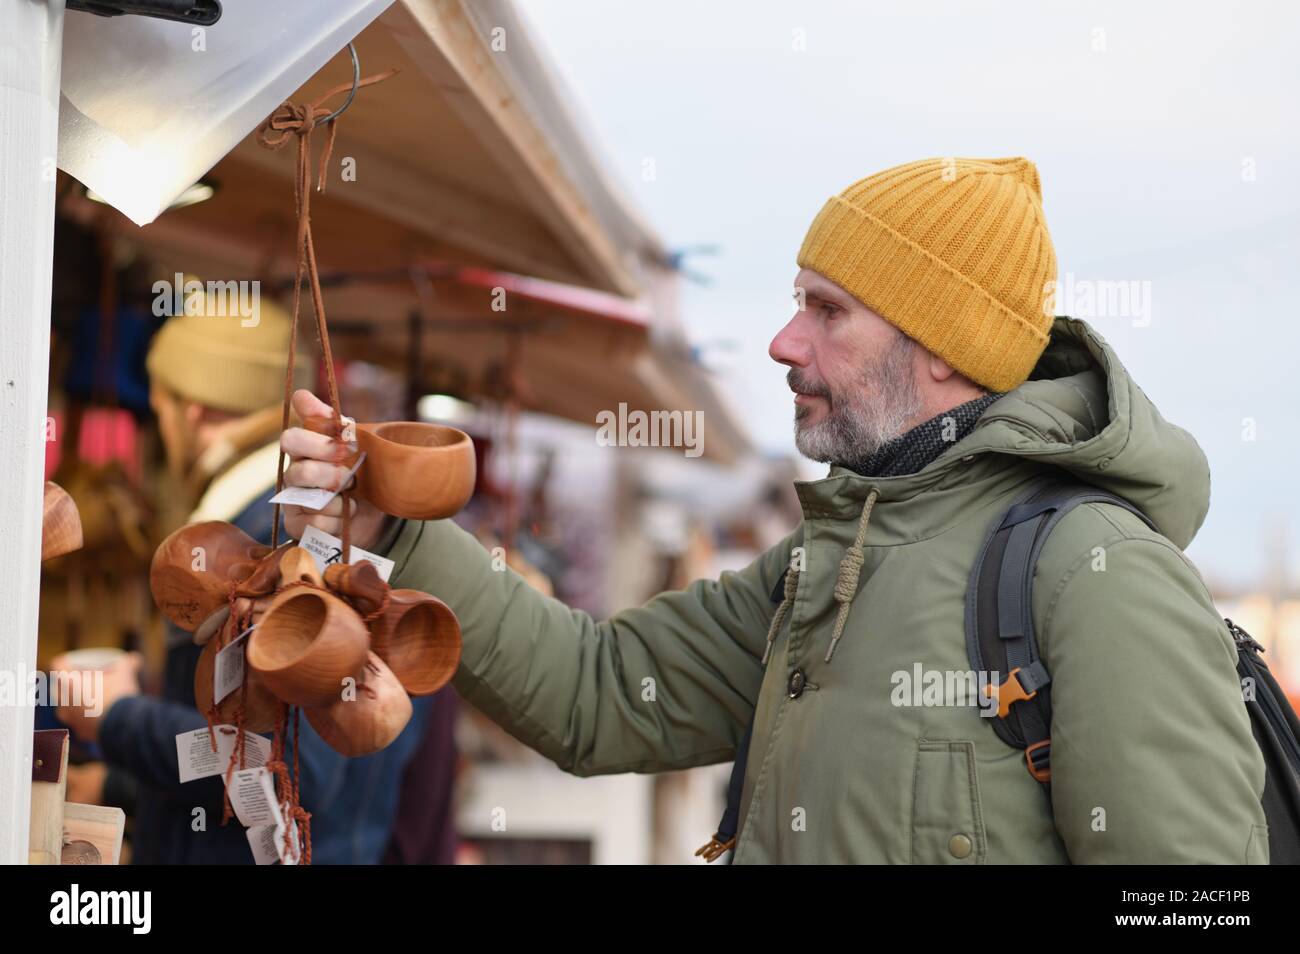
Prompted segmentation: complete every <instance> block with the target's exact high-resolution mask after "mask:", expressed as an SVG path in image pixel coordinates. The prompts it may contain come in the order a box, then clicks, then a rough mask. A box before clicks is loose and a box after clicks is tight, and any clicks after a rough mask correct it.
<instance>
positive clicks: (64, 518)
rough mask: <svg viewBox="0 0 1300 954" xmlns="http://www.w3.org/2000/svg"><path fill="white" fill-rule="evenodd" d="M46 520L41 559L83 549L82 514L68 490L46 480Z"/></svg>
mask: <svg viewBox="0 0 1300 954" xmlns="http://www.w3.org/2000/svg"><path fill="white" fill-rule="evenodd" d="M43 520H44V522H43V523H42V525H41V559H42V560H51V559H53V558H54V557H57V556H63V554H65V553H71V552H72V551H73V550H79V549H81V544H82V542H83V538H82V534H81V514H80V513H79V512H78V511H77V504H76V502H75V501H73V499H72V497H71V496H70V495H69V494H68V492H67V491H66V490H64V489H63V488H62V487H60V486H59V485H58V484H56V483H55V482H54V481H52V480H47V481H46V482H45V502H44V511H43Z"/></svg>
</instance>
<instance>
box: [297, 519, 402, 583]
mask: <svg viewBox="0 0 1300 954" xmlns="http://www.w3.org/2000/svg"><path fill="white" fill-rule="evenodd" d="M298 546H300V547H302V548H303V549H304V550H306V551H307V552H308V553H310V554H311V555H312V559H313V560H315V561H316V569H318V570H320V571H321V572H322V573H324V572H325V568H326V567H327V566H333V565H334V564H335V563H338V562H339V561H341V560H342V559H343V541H342V540H340V539H339V538H338V537H336V536H333V535H331V534H328V533H326V532H325V531H324V530H321V529H319V528H317V527H308V528H307V529H306V530H304V531H303V532H302V539H301V540H299V541H298ZM348 555H349V556H351V557H352V560H351V562H352V563H354V564H355V563H370V564H372V565H373V566H374V568H375V569H376V570H378V571H379V578H380V579H381V580H383V581H384V582H385V583H387V582H388V578H389V577H390V576H391V575H392V573H393V567H394V566H396V564H395V563H393V561H392V560H389V559H386V558H384V557H381V556H379V555H377V554H374V553H369V552H367V551H366V550H362V549H361V548H360V547H353V548H352V551H351V553H349V554H348Z"/></svg>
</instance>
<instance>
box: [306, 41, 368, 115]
mask: <svg viewBox="0 0 1300 954" xmlns="http://www.w3.org/2000/svg"><path fill="white" fill-rule="evenodd" d="M348 52H349V53H351V54H352V89H351V90H349V91H348V98H347V99H345V100H343V105H342V106H340V107H339V108H338V109H336V110H334V112H332V113H330V114H329V115H328V116H326V117H325V118H324V119H322V120H321V121H320V122H319V123H317V124H316V125H318V126H323V125H325V124H326V123H332V122H334V120H336V119H338V118H339V117H340V116H342V115H343V110H345V109H347V108H348V107H349V106H351V105H352V97H354V96H356V95H357V86H359V85H360V83H361V61H360V60H358V59H357V48H356V47H355V46H353V45H352V44H351V43H349V44H348Z"/></svg>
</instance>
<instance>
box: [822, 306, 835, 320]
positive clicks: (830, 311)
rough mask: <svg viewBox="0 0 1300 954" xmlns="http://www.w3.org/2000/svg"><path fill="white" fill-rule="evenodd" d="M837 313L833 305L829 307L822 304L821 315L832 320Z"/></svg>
mask: <svg viewBox="0 0 1300 954" xmlns="http://www.w3.org/2000/svg"><path fill="white" fill-rule="evenodd" d="M838 311H839V309H838V308H836V307H835V306H834V305H829V304H824V303H823V304H822V307H821V312H822V314H823V315H825V316H826V317H827V318H834V317H835V313H836V312H838Z"/></svg>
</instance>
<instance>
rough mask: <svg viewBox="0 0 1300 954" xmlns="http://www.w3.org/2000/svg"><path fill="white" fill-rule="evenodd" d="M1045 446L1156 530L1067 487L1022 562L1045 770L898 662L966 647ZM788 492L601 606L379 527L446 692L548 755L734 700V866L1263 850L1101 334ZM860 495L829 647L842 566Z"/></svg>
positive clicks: (684, 745) (1159, 462)
mask: <svg viewBox="0 0 1300 954" xmlns="http://www.w3.org/2000/svg"><path fill="white" fill-rule="evenodd" d="M1051 468H1064V469H1065V470H1066V471H1069V472H1070V473H1072V474H1074V475H1075V476H1077V477H1079V478H1082V479H1083V480H1085V481H1088V482H1090V483H1093V484H1095V485H1098V486H1100V487H1103V488H1105V489H1107V490H1110V491H1113V492H1115V493H1117V494H1119V495H1121V496H1123V497H1125V498H1126V499H1128V500H1129V501H1131V502H1132V503H1134V504H1135V505H1137V506H1138V507H1139V508H1141V509H1142V510H1143V511H1144V512H1145V513H1146V514H1147V515H1149V516H1150V517H1151V518H1152V519H1153V521H1154V522H1155V524H1156V526H1157V527H1158V528H1159V530H1160V533H1153V532H1152V531H1151V530H1149V529H1148V528H1147V527H1146V526H1145V524H1143V523H1142V522H1141V521H1140V520H1139V519H1138V518H1137V517H1135V516H1134V515H1132V514H1130V513H1128V512H1127V511H1125V510H1123V509H1121V508H1119V507H1115V506H1113V505H1105V504H1086V505H1083V506H1080V507H1079V508H1077V509H1076V510H1074V511H1072V512H1071V513H1069V514H1068V515H1067V516H1066V517H1065V518H1064V519H1063V520H1062V521H1061V523H1060V525H1059V526H1058V527H1057V528H1056V529H1055V531H1054V532H1053V534H1052V536H1051V537H1050V538H1049V540H1048V543H1047V544H1046V546H1045V548H1044V549H1043V551H1042V554H1041V556H1040V558H1039V562H1038V564H1037V572H1036V576H1035V582H1034V591H1033V613H1034V620H1035V623H1036V626H1037V634H1038V640H1039V644H1040V651H1041V653H1042V657H1043V659H1044V662H1045V663H1046V666H1047V668H1048V670H1049V671H1050V672H1051V674H1052V678H1053V691H1052V708H1053V716H1052V784H1051V787H1050V793H1049V790H1048V789H1046V788H1045V787H1044V786H1043V785H1041V784H1040V783H1039V782H1037V781H1035V780H1034V779H1033V778H1032V777H1031V776H1030V775H1029V773H1028V771H1027V768H1026V765H1025V759H1024V754H1023V753H1022V752H1021V751H1018V750H1015V749H1013V748H1011V747H1009V746H1008V745H1006V744H1005V743H1003V742H1002V741H1001V740H1000V739H999V738H998V737H997V736H996V734H995V733H994V732H993V730H992V728H991V726H990V725H989V724H988V720H987V719H983V718H981V717H980V716H979V710H978V708H977V705H976V703H975V702H974V701H973V700H970V699H963V698H960V697H952V698H941V697H940V698H937V697H936V696H935V694H934V693H931V694H930V695H929V696H928V697H927V696H926V695H925V694H924V693H923V692H922V691H921V689H920V688H917V687H916V686H913V685H912V684H911V683H909V680H914V679H915V677H916V676H917V675H918V674H919V675H922V677H923V680H924V679H929V678H930V677H929V675H928V674H929V673H932V672H937V673H942V674H949V673H965V672H967V671H968V670H969V669H970V665H969V662H968V661H967V657H966V643H965V634H964V630H963V599H964V597H965V594H966V588H967V581H968V577H969V574H970V570H971V564H972V562H973V560H974V559H975V556H976V553H977V550H978V548H979V546H980V545H981V544H982V542H983V541H984V538H985V535H986V534H987V532H988V530H989V526H990V523H991V522H992V521H993V520H994V519H995V518H998V517H1000V516H1001V514H1002V512H1003V511H1004V510H1005V509H1006V507H1007V506H1008V505H1009V504H1010V502H1011V501H1012V500H1013V499H1014V498H1015V497H1016V496H1017V495H1018V494H1020V493H1022V492H1024V490H1025V489H1026V487H1027V485H1028V484H1029V483H1030V482H1031V481H1033V480H1035V479H1036V478H1038V477H1040V476H1042V475H1043V474H1044V473H1046V472H1048V471H1050V469H1051ZM797 489H798V493H799V498H800V500H801V502H802V505H803V515H804V519H803V522H802V524H801V525H800V526H799V527H798V529H797V530H796V531H795V532H794V533H793V534H792V535H791V536H790V537H788V538H787V539H786V540H784V541H783V542H782V543H780V544H778V545H777V546H775V547H773V548H772V549H771V550H769V551H768V552H767V553H765V554H763V555H762V556H761V557H759V558H758V559H757V560H755V561H754V562H753V563H752V564H751V565H750V566H748V567H747V568H745V569H744V570H741V571H739V572H734V573H724V574H723V575H722V577H721V578H720V579H717V580H701V581H698V582H696V583H694V584H692V585H691V586H689V587H687V588H686V589H685V590H682V591H679V592H669V593H661V594H660V595H658V596H656V597H654V598H653V599H651V600H650V601H649V602H648V603H646V604H645V605H644V606H640V607H637V608H635V609H628V610H624V611H622V612H620V613H617V614H616V615H614V616H613V617H611V618H610V619H608V620H605V621H604V622H598V621H596V620H594V619H592V618H591V617H590V616H589V615H588V614H586V613H583V612H579V611H576V610H573V609H570V608H568V607H566V606H565V605H564V604H563V603H560V602H559V601H557V600H554V599H549V598H547V597H544V596H542V595H540V594H538V593H537V592H536V591H534V590H533V589H531V588H530V587H529V586H528V585H527V584H525V583H524V582H523V580H522V579H521V578H520V577H519V576H517V575H516V574H515V573H513V572H512V571H510V570H508V569H505V570H501V571H494V570H493V567H492V562H491V559H490V556H489V554H488V553H487V552H486V551H485V550H484V549H483V548H482V547H481V546H480V545H479V544H478V543H477V542H476V541H475V540H474V539H473V538H472V537H470V536H469V535H468V534H466V533H465V532H463V531H462V530H460V529H459V528H458V527H456V526H455V525H454V524H452V523H451V522H450V521H435V522H428V523H418V522H407V523H405V524H400V525H398V527H397V528H396V529H395V530H393V531H391V532H390V534H389V536H388V539H387V541H386V542H385V543H384V544H383V545H382V549H383V550H385V551H386V552H387V553H388V555H389V556H390V557H391V558H392V559H394V560H395V561H396V563H397V568H396V570H395V573H394V577H393V583H394V585H395V586H405V587H414V588H418V589H422V590H426V591H428V592H430V593H433V594H435V595H437V596H439V597H441V598H442V599H444V600H445V601H446V602H447V603H448V604H449V605H450V606H451V607H452V608H453V609H454V610H455V612H456V614H457V615H458V616H459V618H460V622H461V625H462V627H463V631H464V639H465V649H464V657H463V660H462V663H461V666H460V669H459V671H458V672H457V674H456V677H455V680H454V685H455V686H456V688H457V689H458V690H459V692H460V693H461V695H462V696H464V698H466V699H467V700H469V701H470V702H471V703H473V704H474V705H476V706H477V707H478V708H480V709H481V710H482V711H483V712H485V713H487V714H488V715H489V716H490V717H492V718H493V719H495V720H496V721H497V722H499V723H500V724H501V725H502V726H504V727H505V728H506V729H507V730H509V731H510V732H511V733H512V734H513V735H514V736H516V737H517V738H519V739H520V740H522V741H523V742H525V743H527V744H528V745H530V746H532V747H533V748H535V749H537V750H538V751H540V752H542V753H543V754H545V755H546V756H547V757H548V758H550V759H553V760H554V761H555V762H556V763H557V764H558V765H559V766H560V767H561V768H563V769H565V770H566V771H569V772H573V773H575V774H578V775H596V774H602V773H612V772H658V771H665V770H670V769H682V768H686V767H688V766H694V765H705V764H709V763H713V762H725V761H730V760H732V759H733V758H734V757H735V754H736V748H737V745H738V743H739V740H740V739H741V737H742V735H743V734H744V731H745V728H746V726H747V725H748V724H749V722H750V719H751V716H752V717H754V719H755V721H754V731H753V737H752V741H751V744H750V751H749V759H748V767H747V772H746V776H745V780H744V791H743V797H742V802H741V804H742V813H741V827H740V830H739V835H738V842H737V845H736V853H735V861H736V862H737V863H765V862H888V863H909V862H910V863H942V864H984V863H1042V862H1075V863H1087V862H1092V863H1096V862H1106V863H1179V862H1226V863H1244V862H1261V863H1262V862H1267V860H1268V837H1267V828H1266V827H1265V821H1264V814H1263V811H1262V809H1261V806H1260V795H1261V793H1262V790H1263V784H1264V763H1263V759H1262V757H1261V755H1260V753H1259V750H1258V748H1257V746H1256V744H1255V742H1254V740H1253V738H1252V735H1251V729H1250V724H1249V720H1248V716H1247V713H1246V710H1245V707H1244V706H1243V703H1242V695H1241V689H1240V687H1239V685H1238V682H1237V676H1236V672H1235V668H1234V666H1235V658H1236V654H1235V650H1234V648H1233V643H1232V640H1231V637H1230V636H1229V634H1228V631H1227V629H1226V627H1225V626H1224V625H1223V622H1222V620H1221V619H1220V617H1219V614H1218V613H1217V612H1216V610H1215V608H1214V605H1213V604H1212V602H1211V600H1210V596H1209V593H1208V592H1207V591H1206V588H1205V584H1204V583H1203V582H1202V580H1201V577H1200V575H1199V574H1198V573H1197V571H1196V569H1195V568H1194V567H1193V566H1192V564H1191V563H1189V562H1188V560H1187V559H1186V557H1184V556H1183V553H1182V551H1181V549H1180V548H1182V547H1185V546H1187V544H1188V543H1189V542H1190V541H1191V539H1192V537H1193V535H1194V534H1195V532H1196V530H1197V529H1198V528H1199V527H1200V525H1201V522H1202V520H1203V519H1204V518H1205V514H1206V510H1207V508H1208V505H1209V490H1210V476H1209V472H1208V469H1207V465H1206V459H1205V456H1204V455H1203V453H1202V452H1201V450H1200V448H1199V447H1198V446H1197V444H1196V442H1195V441H1194V440H1193V439H1192V437H1191V436H1190V435H1188V434H1187V433H1186V432H1184V431H1182V430H1181V429H1179V428H1177V427H1175V426H1173V425H1171V424H1169V423H1168V422H1166V421H1165V420H1164V419H1163V418H1162V417H1161V416H1160V414H1159V413H1158V412H1157V411H1156V409H1155V407H1154V406H1152V404H1151V402H1150V401H1148V400H1147V398H1146V396H1145V395H1144V394H1143V393H1142V391H1141V389H1140V388H1138V386H1137V385H1136V384H1135V383H1134V382H1133V381H1132V380H1131V379H1130V378H1129V376H1128V375H1127V374H1126V372H1125V371H1124V369H1123V367H1122V366H1121V365H1120V363H1119V360H1118V359H1117V358H1116V356H1115V353H1114V352H1113V351H1112V350H1111V348H1110V347H1109V346H1108V345H1107V344H1106V343H1105V342H1104V341H1103V340H1102V339H1101V337H1100V336H1099V335H1098V334H1097V333H1096V332H1095V331H1094V330H1092V329H1091V328H1089V327H1088V326H1087V325H1086V324H1085V323H1083V322H1081V321H1076V320H1072V319H1058V320H1057V322H1056V325H1055V327H1054V329H1053V336H1052V341H1051V344H1050V345H1049V347H1048V349H1047V351H1046V352H1045V354H1044V355H1043V357H1042V359H1041V360H1040V362H1039V364H1038V366H1037V368H1036V369H1035V371H1034V373H1033V375H1032V376H1031V379H1030V380H1029V381H1028V382H1026V383H1025V384H1023V385H1021V386H1020V387H1018V388H1016V389H1015V390H1014V391H1012V392H1010V393H1009V394H1007V395H1005V396H1004V397H1002V398H1000V399H999V400H998V401H997V402H995V403H994V404H993V405H991V406H990V407H989V409H988V410H987V411H986V412H985V413H984V415H983V416H982V417H981V418H980V420H979V422H978V423H977V424H976V426H975V429H974V430H973V431H972V432H971V433H970V434H968V435H967V436H966V437H965V438H963V439H962V440H961V441H959V442H957V443H956V444H954V445H953V447H951V448H949V449H948V450H946V451H945V452H944V453H943V454H942V455H941V456H939V457H938V458H937V459H936V460H934V461H933V462H932V463H931V464H929V465H928V466H927V467H925V468H924V469H923V470H921V471H920V472H918V473H915V474H911V475H907V476H901V477H889V478H872V477H863V476H859V475H857V474H855V473H852V472H850V471H847V470H844V469H842V468H832V469H831V472H830V474H829V476H827V477H826V478H824V479H822V480H815V481H809V482H806V483H805V482H801V483H799V484H797ZM873 491H874V492H875V498H876V499H875V503H874V507H873V508H872V509H871V511H870V513H869V515H867V519H866V526H865V535H864V536H863V546H862V553H863V562H862V567H861V572H860V575H859V577H858V580H857V582H856V585H854V584H853V583H852V581H850V582H849V583H848V584H847V585H845V584H842V585H841V591H842V595H843V596H844V597H845V599H846V600H847V606H848V608H847V610H846V614H847V615H846V618H845V622H844V625H843V627H842V629H843V635H842V638H841V639H840V640H839V642H838V643H837V645H836V648H835V650H834V654H833V655H832V656H831V660H830V662H827V661H826V656H827V651H828V649H829V644H830V641H831V631H832V629H833V627H834V625H835V620H836V617H837V615H838V611H839V604H838V603H837V602H836V598H835V589H836V581H837V578H838V577H839V575H840V567H841V563H842V562H843V560H844V557H845V554H846V552H847V551H848V549H849V548H850V546H851V545H852V544H853V543H854V538H855V536H856V535H857V534H858V531H859V529H860V526H861V520H862V517H863V509H864V504H865V502H866V501H867V498H868V496H869V495H870V494H871V493H872V492H873ZM792 564H793V565H794V566H795V567H796V568H799V569H801V572H799V573H797V574H794V575H793V579H794V580H795V584H794V586H793V590H794V591H793V592H792V593H791V596H792V600H791V601H790V602H789V604H788V606H787V607H786V608H785V609H784V610H783V612H782V614H781V620H780V623H779V625H778V627H776V632H775V633H774V634H773V636H774V641H773V644H772V652H771V654H770V658H769V659H768V661H767V663H766V665H764V664H763V662H762V659H763V655H764V648H765V644H766V639H767V635H768V630H769V627H770V624H771V622H772V620H773V616H774V614H775V611H776V609H777V605H776V603H774V600H773V590H774V589H777V594H776V595H777V598H778V599H779V597H780V595H781V589H780V588H779V587H778V584H779V582H780V579H781V576H782V573H783V571H785V569H786V568H787V567H788V566H791V565H792ZM846 587H847V592H845V590H846ZM918 667H919V669H918ZM796 673H797V674H798V675H797V676H796ZM792 679H794V683H793V686H794V688H796V689H798V688H800V684H801V683H802V691H799V692H792V691H790V690H791V686H792ZM932 684H933V683H932ZM925 702H929V703H934V702H939V703H944V704H914V703H925ZM702 834H707V833H702Z"/></svg>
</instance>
